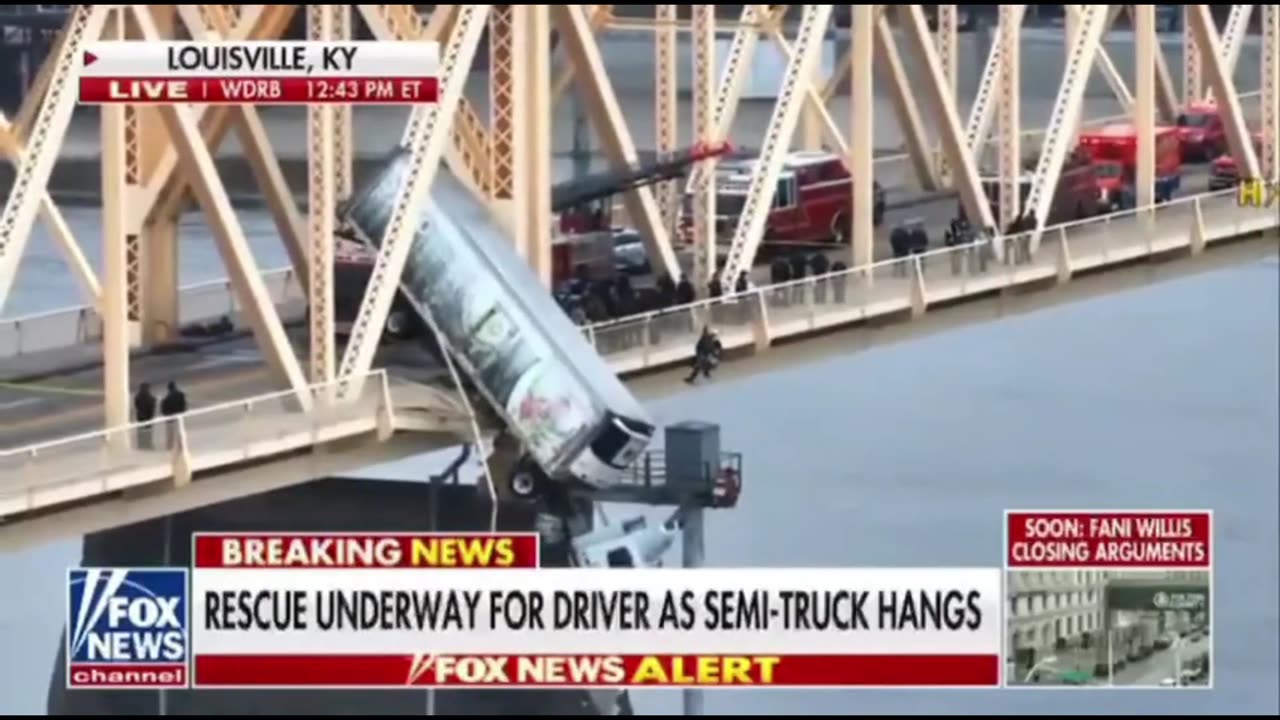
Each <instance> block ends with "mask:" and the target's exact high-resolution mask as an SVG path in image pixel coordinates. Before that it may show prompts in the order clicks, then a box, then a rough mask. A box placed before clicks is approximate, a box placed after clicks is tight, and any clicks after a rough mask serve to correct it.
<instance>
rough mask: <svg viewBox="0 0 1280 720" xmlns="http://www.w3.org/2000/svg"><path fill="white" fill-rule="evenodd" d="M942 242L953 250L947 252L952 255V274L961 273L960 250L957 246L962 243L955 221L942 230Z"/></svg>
mask: <svg viewBox="0 0 1280 720" xmlns="http://www.w3.org/2000/svg"><path fill="white" fill-rule="evenodd" d="M942 244H943V245H945V246H946V247H947V248H949V249H950V250H951V252H949V253H947V255H949V256H950V257H951V274H952V275H959V274H960V251H959V250H957V249H956V248H957V247H958V246H959V245H960V238H959V237H958V236H957V235H956V232H955V224H954V223H953V224H952V226H951V227H948V228H947V229H946V230H944V231H943V232H942Z"/></svg>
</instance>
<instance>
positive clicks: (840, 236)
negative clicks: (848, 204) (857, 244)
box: [831, 210, 853, 245]
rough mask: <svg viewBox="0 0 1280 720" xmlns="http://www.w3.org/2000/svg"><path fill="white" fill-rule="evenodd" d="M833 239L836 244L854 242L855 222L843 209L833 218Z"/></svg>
mask: <svg viewBox="0 0 1280 720" xmlns="http://www.w3.org/2000/svg"><path fill="white" fill-rule="evenodd" d="M831 240H832V241H833V242H834V243H835V244H836V245H848V244H849V243H851V242H853V223H851V222H849V215H848V214H846V213H845V212H844V211H843V210H841V211H840V212H838V213H836V216H835V217H833V218H831Z"/></svg>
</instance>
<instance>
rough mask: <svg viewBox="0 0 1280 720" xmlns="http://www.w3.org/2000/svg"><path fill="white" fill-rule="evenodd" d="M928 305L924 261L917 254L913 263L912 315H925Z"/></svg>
mask: <svg viewBox="0 0 1280 720" xmlns="http://www.w3.org/2000/svg"><path fill="white" fill-rule="evenodd" d="M928 306H929V295H928V289H926V288H925V285H924V261H922V260H921V259H920V256H919V255H917V256H916V257H915V259H914V261H913V262H912V263H911V317H920V316H921V315H924V312H925V310H926V309H928Z"/></svg>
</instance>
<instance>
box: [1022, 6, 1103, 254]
mask: <svg viewBox="0 0 1280 720" xmlns="http://www.w3.org/2000/svg"><path fill="white" fill-rule="evenodd" d="M1107 10H1108V6H1106V5H1085V6H1084V8H1083V10H1082V12H1081V13H1080V29H1079V31H1077V32H1076V35H1075V37H1074V38H1072V42H1071V54H1070V55H1069V56H1068V57H1067V65H1066V68H1065V69H1064V71H1063V76H1062V85H1061V87H1059V88H1058V97H1057V99H1056V100H1055V101H1054V103H1053V112H1052V114H1050V116H1049V123H1048V124H1047V125H1046V126H1045V129H1044V138H1045V141H1044V144H1043V145H1042V146H1041V148H1040V161H1039V162H1038V163H1037V164H1036V171H1035V174H1034V175H1032V176H1031V189H1030V191H1029V192H1028V193H1027V199H1026V202H1025V204H1024V205H1023V215H1024V216H1025V215H1026V214H1027V213H1028V212H1030V213H1034V214H1035V230H1034V231H1033V233H1032V235H1031V244H1030V249H1031V252H1032V253H1035V252H1036V251H1037V250H1038V249H1039V248H1040V236H1041V235H1042V234H1043V233H1044V226H1045V222H1046V221H1047V220H1048V219H1049V210H1050V208H1051V207H1052V206H1053V195H1054V192H1055V191H1056V190H1057V188H1058V175H1059V173H1061V171H1062V163H1063V161H1065V160H1066V157H1067V150H1068V149H1069V148H1070V146H1071V144H1072V143H1073V142H1074V138H1075V132H1074V131H1075V126H1076V124H1077V123H1079V121H1080V106H1081V103H1082V102H1083V101H1084V90H1085V86H1086V85H1087V84H1088V82H1089V72H1090V70H1091V69H1092V68H1093V59H1094V57H1095V56H1096V55H1097V53H1098V46H1099V44H1100V43H1101V40H1102V33H1103V30H1104V29H1105V28H1106V22H1107Z"/></svg>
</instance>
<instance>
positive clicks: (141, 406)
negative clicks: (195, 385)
mask: <svg viewBox="0 0 1280 720" xmlns="http://www.w3.org/2000/svg"><path fill="white" fill-rule="evenodd" d="M157 407H159V410H160V414H161V415H163V416H164V417H167V418H172V417H175V416H178V415H181V414H182V413H184V412H186V411H187V395H186V393H184V392H182V391H181V390H179V389H178V384H177V383H175V382H170V383H169V387H168V390H167V392H165V396H164V398H163V399H161V400H159V401H157V400H156V396H155V395H154V394H153V393H152V392H151V383H142V384H141V385H140V386H139V387H138V392H136V393H134V395H133V420H134V422H135V423H137V424H138V449H139V450H152V449H154V448H155V444H154V442H153V438H152V428H153V427H155V423H153V422H152V421H153V420H155V418H156V408H157ZM165 426H166V428H165V448H166V449H172V448H173V446H174V445H175V444H176V443H177V436H178V428H177V424H176V423H175V422H174V421H172V420H170V421H169V422H167V423H165Z"/></svg>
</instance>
